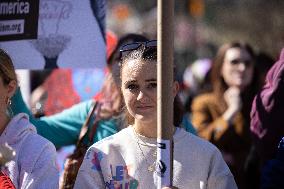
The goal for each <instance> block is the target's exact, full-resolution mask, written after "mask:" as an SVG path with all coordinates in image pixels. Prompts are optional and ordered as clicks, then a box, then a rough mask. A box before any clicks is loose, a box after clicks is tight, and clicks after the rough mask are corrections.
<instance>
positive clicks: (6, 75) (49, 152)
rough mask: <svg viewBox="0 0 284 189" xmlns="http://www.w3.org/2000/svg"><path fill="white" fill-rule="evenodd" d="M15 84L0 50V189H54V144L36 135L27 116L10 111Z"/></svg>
mask: <svg viewBox="0 0 284 189" xmlns="http://www.w3.org/2000/svg"><path fill="white" fill-rule="evenodd" d="M17 85H18V83H17V77H16V73H15V69H14V66H13V63H12V60H11V58H10V57H9V55H8V54H7V53H6V52H4V51H3V50H2V49H0V146H1V148H0V153H1V156H0V162H1V164H4V166H3V165H2V166H3V167H2V169H1V170H0V188H6V187H7V188H58V179H59V175H58V170H57V167H56V163H55V159H56V152H55V147H54V145H53V144H52V143H51V142H49V141H48V140H46V139H45V138H43V137H41V136H39V135H38V134H37V132H36V128H35V127H34V126H33V125H32V124H31V123H30V122H29V117H28V115H27V114H24V113H19V114H17V115H15V116H14V115H13V113H12V111H11V97H12V96H13V94H14V93H15V91H16V89H17ZM4 160H5V161H4Z"/></svg>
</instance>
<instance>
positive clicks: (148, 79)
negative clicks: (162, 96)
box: [121, 60, 157, 123]
mask: <svg viewBox="0 0 284 189" xmlns="http://www.w3.org/2000/svg"><path fill="white" fill-rule="evenodd" d="M124 64H125V65H123V68H122V72H121V83H122V85H121V88H122V94H123V97H124V100H125V104H126V107H127V110H128V112H129V113H130V114H131V115H132V116H133V117H134V118H135V120H137V121H140V122H145V123H156V120H157V63H156V62H154V61H150V62H149V61H143V60H130V61H127V62H124Z"/></svg>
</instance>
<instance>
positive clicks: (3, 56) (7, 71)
mask: <svg viewBox="0 0 284 189" xmlns="http://www.w3.org/2000/svg"><path fill="white" fill-rule="evenodd" d="M0 77H1V78H2V79H3V83H4V85H8V84H9V83H10V81H12V80H15V81H16V82H17V75H16V72H15V68H14V65H13V62H12V59H11V58H10V56H9V55H8V54H7V53H6V52H5V51H4V50H3V49H0Z"/></svg>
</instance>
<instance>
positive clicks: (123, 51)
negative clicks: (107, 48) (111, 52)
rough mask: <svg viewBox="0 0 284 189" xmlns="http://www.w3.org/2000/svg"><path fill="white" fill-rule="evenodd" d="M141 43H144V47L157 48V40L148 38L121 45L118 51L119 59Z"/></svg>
mask: <svg viewBox="0 0 284 189" xmlns="http://www.w3.org/2000/svg"><path fill="white" fill-rule="evenodd" d="M141 45H144V46H145V48H157V40H150V41H145V42H134V43H129V44H126V45H123V46H122V47H121V48H120V50H119V52H120V59H121V58H122V57H123V56H125V55H126V54H128V53H130V52H131V51H134V50H137V49H138V48H139V47H141Z"/></svg>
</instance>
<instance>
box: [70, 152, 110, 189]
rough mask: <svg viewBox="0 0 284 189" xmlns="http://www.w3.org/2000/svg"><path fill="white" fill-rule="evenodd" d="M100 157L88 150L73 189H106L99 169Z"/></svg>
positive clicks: (97, 153)
mask: <svg viewBox="0 0 284 189" xmlns="http://www.w3.org/2000/svg"><path fill="white" fill-rule="evenodd" d="M101 159H102V157H101V155H100V153H99V152H96V151H94V150H92V148H90V149H89V150H88V151H87V153H86V155H85V157H84V160H83V163H82V165H81V167H80V169H79V172H78V175H77V178H76V182H75V186H74V189H82V188H85V189H88V188H90V189H101V188H106V186H105V183H104V178H103V173H102V168H101Z"/></svg>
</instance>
